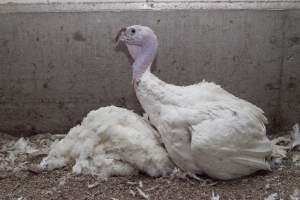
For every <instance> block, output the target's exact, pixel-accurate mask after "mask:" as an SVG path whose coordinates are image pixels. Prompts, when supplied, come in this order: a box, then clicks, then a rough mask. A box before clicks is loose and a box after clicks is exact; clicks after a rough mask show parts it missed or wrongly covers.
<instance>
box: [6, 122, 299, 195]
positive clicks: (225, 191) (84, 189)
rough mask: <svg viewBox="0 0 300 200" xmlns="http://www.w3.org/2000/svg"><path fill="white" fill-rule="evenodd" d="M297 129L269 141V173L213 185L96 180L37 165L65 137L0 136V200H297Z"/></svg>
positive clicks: (136, 177)
mask: <svg viewBox="0 0 300 200" xmlns="http://www.w3.org/2000/svg"><path fill="white" fill-rule="evenodd" d="M299 135H300V131H299V126H298V125H297V124H296V125H295V126H294V127H293V130H292V131H290V132H289V133H286V134H284V135H283V134H281V136H280V137H275V136H273V139H272V143H273V145H276V148H277V158H276V159H275V165H276V166H275V167H274V170H273V171H272V172H258V173H255V174H253V175H251V176H247V177H244V178H240V179H236V180H231V181H216V180H212V179H210V178H208V177H205V176H203V177H201V180H200V181H199V180H195V179H190V178H188V177H186V176H182V175H181V174H180V173H181V172H180V170H175V171H174V172H173V173H171V174H170V175H168V176H165V177H159V178H153V177H150V176H147V175H145V174H143V173H139V174H136V173H135V174H132V175H130V176H123V177H114V176H112V177H101V176H97V175H95V174H78V173H77V174H75V173H72V166H74V164H75V163H74V162H75V161H70V162H68V163H67V164H66V165H65V166H62V167H61V168H59V169H55V170H45V169H44V168H42V167H41V165H40V163H41V162H42V160H43V158H45V157H47V155H48V153H49V152H50V151H51V147H54V146H55V144H57V143H58V142H59V141H60V140H62V139H63V138H65V136H66V135H63V134H59V135H55V134H50V133H47V134H38V135H34V136H32V137H29V138H15V137H12V136H10V135H7V134H4V133H1V134H0V137H1V140H0V199H1V200H2V199H18V200H28V199H111V200H116V199H212V200H218V199H264V200H276V199H292V200H296V199H297V200H300V191H299V189H300V147H299V146H300V140H299V138H300V137H299Z"/></svg>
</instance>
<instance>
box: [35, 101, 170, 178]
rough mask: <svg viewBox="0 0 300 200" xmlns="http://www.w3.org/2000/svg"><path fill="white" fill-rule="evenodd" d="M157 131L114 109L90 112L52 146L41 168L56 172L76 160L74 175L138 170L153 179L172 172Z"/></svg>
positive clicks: (104, 174) (128, 172) (131, 114)
mask: <svg viewBox="0 0 300 200" xmlns="http://www.w3.org/2000/svg"><path fill="white" fill-rule="evenodd" d="M158 137H159V135H158V134H157V132H156V131H155V130H154V129H153V128H152V127H151V126H150V125H149V124H148V123H147V122H146V121H145V120H144V119H143V118H141V117H140V116H138V115H136V114H135V113H133V112H131V111H129V110H126V109H123V108H118V107H115V106H109V107H104V108H100V109H98V110H95V111H91V112H90V113H89V114H88V115H87V116H86V117H85V118H84V119H83V121H82V123H81V125H78V126H76V127H74V128H72V129H71V130H70V131H69V133H68V135H67V136H66V137H65V138H64V139H62V140H61V141H59V142H57V143H55V144H53V145H52V146H51V150H50V152H49V155H48V156H47V157H46V158H44V159H43V160H42V162H41V163H40V166H41V167H42V168H46V169H50V170H51V169H54V168H59V167H63V166H65V165H66V164H67V163H68V162H69V161H71V160H75V165H74V166H73V172H75V173H78V174H81V173H82V174H95V175H99V176H101V177H109V176H113V175H130V174H135V173H137V171H138V170H140V171H143V172H145V173H147V174H148V175H150V176H160V175H166V174H168V173H170V172H172V170H173V167H174V166H173V164H172V162H171V161H170V159H169V157H168V155H167V152H166V151H165V150H164V148H163V147H162V146H161V144H160V143H159V142H158V141H159V139H158Z"/></svg>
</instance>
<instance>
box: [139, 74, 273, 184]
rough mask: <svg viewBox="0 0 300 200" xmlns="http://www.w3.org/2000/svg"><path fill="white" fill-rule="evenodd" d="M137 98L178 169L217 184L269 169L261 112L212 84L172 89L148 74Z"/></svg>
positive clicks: (267, 147) (268, 145) (144, 77)
mask: <svg viewBox="0 0 300 200" xmlns="http://www.w3.org/2000/svg"><path fill="white" fill-rule="evenodd" d="M135 88H136V94H137V98H138V99H139V101H140V103H141V104H142V107H143V108H144V110H145V111H146V113H147V114H148V115H149V118H150V121H151V123H152V124H153V125H154V126H155V127H156V128H157V129H158V131H159V133H160V134H161V137H162V141H163V143H164V144H165V146H166V149H167V151H168V153H169V155H170V157H171V158H172V160H173V161H174V162H175V164H176V165H177V166H178V167H180V168H181V169H183V170H185V171H188V172H191V173H196V174H201V173H206V174H208V175H209V176H211V177H214V178H219V179H232V178H238V177H241V176H244V175H248V174H251V173H253V172H255V171H257V170H269V169H270V166H269V164H268V163H267V162H266V158H267V157H268V156H270V155H271V152H272V147H271V143H270V141H269V140H268V138H267V137H266V129H265V125H264V124H265V123H267V119H266V118H265V116H264V114H263V111H262V110H261V109H260V108H258V107H256V106H255V105H253V104H251V103H249V102H247V101H245V100H242V99H239V98H237V97H235V96H234V95H232V94H230V93H228V92H227V91H225V90H224V89H222V88H221V87H220V86H218V85H216V84H214V83H208V82H205V81H203V82H201V83H199V84H195V85H190V86H175V85H171V84H167V83H165V82H163V81H161V80H159V79H158V78H157V77H156V76H154V75H153V74H152V73H151V72H150V71H149V70H147V71H146V72H145V73H144V74H143V76H142V78H141V79H140V81H139V82H138V84H137V86H136V87H135Z"/></svg>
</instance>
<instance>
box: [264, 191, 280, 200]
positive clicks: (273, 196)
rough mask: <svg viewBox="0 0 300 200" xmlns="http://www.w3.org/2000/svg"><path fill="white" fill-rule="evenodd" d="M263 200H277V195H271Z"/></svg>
mask: <svg viewBox="0 0 300 200" xmlns="http://www.w3.org/2000/svg"><path fill="white" fill-rule="evenodd" d="M264 200H279V198H278V193H276V192H275V193H272V194H270V195H269V196H268V197H266V198H264Z"/></svg>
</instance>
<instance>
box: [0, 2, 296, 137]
mask: <svg viewBox="0 0 300 200" xmlns="http://www.w3.org/2000/svg"><path fill="white" fill-rule="evenodd" d="M0 11H1V6H0ZM4 11H5V9H3V7H2V12H1V14H0V19H1V20H0V122H1V123H0V130H1V131H6V132H10V133H12V134H18V135H26V134H32V133H37V132H48V131H50V132H53V133H56V132H57V133H58V132H65V131H67V130H68V129H69V128H70V127H72V126H74V125H75V124H76V123H78V122H79V121H80V120H81V119H82V117H83V116H84V115H85V114H86V113H87V112H88V111H90V110H91V109H96V108H98V107H100V106H106V105H111V104H113V105H118V106H123V107H127V108H129V109H134V110H136V111H138V112H140V111H141V108H140V106H139V104H138V102H137V101H136V98H135V95H134V93H133V88H132V85H131V83H130V82H131V69H130V59H129V58H128V56H127V55H126V54H125V53H124V52H123V51H122V49H119V50H116V49H114V45H115V44H114V42H113V39H114V36H115V34H116V33H117V31H118V30H119V28H120V27H122V26H126V25H131V24H144V25H148V26H151V27H152V28H153V29H154V30H155V32H156V33H157V35H158V37H159V42H160V47H159V56H158V59H157V62H156V64H155V66H154V67H153V70H154V73H155V74H157V75H158V76H159V77H160V78H161V79H163V80H165V81H167V82H170V83H174V84H181V85H184V84H192V83H195V82H199V81H201V80H202V79H206V80H208V81H214V82H216V83H218V84H221V85H222V86H223V87H224V88H225V89H226V90H228V91H230V92H231V93H233V94H235V95H237V96H239V97H242V98H245V99H246V100H248V101H251V102H253V103H255V104H257V105H258V106H260V107H262V108H263V109H264V110H265V112H266V114H267V116H268V118H269V120H270V127H269V128H270V129H269V130H270V132H273V131H279V130H282V129H284V128H290V126H291V125H292V124H293V123H296V122H297V121H300V11H299V10H297V9H295V10H198V9H195V10H189V9H186V10H173V9H171V10H134V11H133V10H121V11H109V10H101V11H97V12H24V13H23V12H4ZM10 11H11V10H10Z"/></svg>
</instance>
